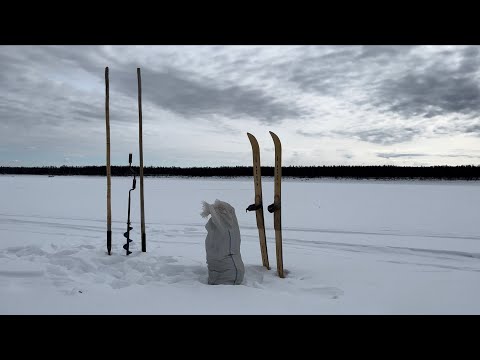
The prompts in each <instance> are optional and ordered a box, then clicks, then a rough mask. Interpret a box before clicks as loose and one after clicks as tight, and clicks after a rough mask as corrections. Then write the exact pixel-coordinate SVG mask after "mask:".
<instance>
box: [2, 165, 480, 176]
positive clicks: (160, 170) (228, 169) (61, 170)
mask: <svg viewBox="0 0 480 360" xmlns="http://www.w3.org/2000/svg"><path fill="white" fill-rule="evenodd" d="M110 169H111V174H112V176H132V174H131V172H130V170H129V167H128V166H111V168H110ZM132 169H133V170H134V171H135V172H136V174H138V173H139V168H138V166H132ZM0 174H11V175H53V176H65V175H84V176H106V166H66V165H62V166H59V167H56V166H42V167H8V166H2V167H0ZM143 174H144V176H186V177H216V176H218V177H238V176H253V168H252V167H251V166H220V167H185V168H182V167H174V166H173V167H163V166H160V167H158V166H146V167H144V169H143ZM262 176H273V167H272V166H262ZM282 176H284V177H299V178H322V177H328V178H355V179H365V178H375V179H381V178H402V179H465V180H478V179H480V166H476V165H460V166H446V165H444V166H443V165H442V166H394V165H379V166H375V165H372V166H348V165H332V166H284V167H282Z"/></svg>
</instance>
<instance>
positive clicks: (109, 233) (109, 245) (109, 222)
mask: <svg viewBox="0 0 480 360" xmlns="http://www.w3.org/2000/svg"><path fill="white" fill-rule="evenodd" d="M137 79H138V139H139V153H140V217H141V224H142V252H146V251H147V236H146V234H145V208H144V197H143V141H142V79H141V76H140V68H137ZM109 102H110V95H109V77H108V67H106V68H105V121H106V132H107V252H108V255H111V251H112V205H111V199H112V197H111V180H110V178H111V171H110V109H109ZM130 155H131V154H130ZM130 163H131V159H130ZM129 199H130V198H129ZM129 206H130V202H129ZM128 213H129V220H128V222H130V210H129V212H128ZM128 226H129V224H127V227H128ZM127 244H128V243H127ZM127 255H128V249H127Z"/></svg>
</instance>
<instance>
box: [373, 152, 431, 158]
mask: <svg viewBox="0 0 480 360" xmlns="http://www.w3.org/2000/svg"><path fill="white" fill-rule="evenodd" d="M377 156H378V157H381V158H384V159H390V158H399V157H408V158H410V157H417V156H429V155H428V154H416V153H412V154H409V153H377Z"/></svg>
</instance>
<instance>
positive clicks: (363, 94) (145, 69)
mask: <svg viewBox="0 0 480 360" xmlns="http://www.w3.org/2000/svg"><path fill="white" fill-rule="evenodd" d="M106 66H108V67H109V68H110V128H111V151H112V155H111V158H112V165H128V153H130V152H132V153H133V154H134V165H138V106H137V79H136V69H137V67H140V68H141V71H142V97H143V130H144V131H143V143H144V165H145V166H222V165H233V166H235V165H248V166H250V165H251V162H252V155H251V147H250V142H249V140H248V137H247V135H246V133H247V132H251V133H252V134H254V135H255V136H256V137H257V140H258V142H259V144H260V149H261V159H262V165H264V166H273V142H272V139H271V137H270V135H269V133H268V131H269V130H271V131H273V132H275V133H276V134H277V135H278V136H279V137H280V139H281V141H282V146H283V165H285V166H289V165H383V164H386V165H412V166H416V165H460V164H475V165H478V164H480V46H0V165H3V166H9V165H10V166H11V165H18V166H42V165H55V166H59V165H64V164H65V165H104V164H105V148H106V145H105V138H106V135H105V77H104V76H105V67H106Z"/></svg>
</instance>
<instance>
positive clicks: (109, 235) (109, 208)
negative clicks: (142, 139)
mask: <svg viewBox="0 0 480 360" xmlns="http://www.w3.org/2000/svg"><path fill="white" fill-rule="evenodd" d="M109 102H110V96H109V82H108V67H106V68H105V122H106V132H107V251H108V255H111V251H112V193H111V189H112V184H111V180H110V177H111V173H110V109H109Z"/></svg>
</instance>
